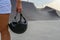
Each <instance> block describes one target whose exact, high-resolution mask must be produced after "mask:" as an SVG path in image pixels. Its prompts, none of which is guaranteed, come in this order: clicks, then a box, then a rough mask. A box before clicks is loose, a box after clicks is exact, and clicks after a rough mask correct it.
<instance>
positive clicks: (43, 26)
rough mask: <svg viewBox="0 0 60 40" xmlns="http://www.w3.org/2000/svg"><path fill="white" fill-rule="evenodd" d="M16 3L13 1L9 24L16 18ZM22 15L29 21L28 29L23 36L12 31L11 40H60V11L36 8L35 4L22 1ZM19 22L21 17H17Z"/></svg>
mask: <svg viewBox="0 0 60 40" xmlns="http://www.w3.org/2000/svg"><path fill="white" fill-rule="evenodd" d="M14 4H15V1H14V3H13V0H12V6H13V7H12V13H11V14H10V19H9V23H10V22H12V20H14V19H13V17H14V16H15V14H16V12H15V11H14V10H15V5H14ZM22 7H23V11H22V14H23V16H24V17H25V18H26V20H27V21H28V29H27V30H26V32H25V33H23V34H15V33H13V32H12V31H11V30H10V29H9V31H10V34H11V40H60V38H59V37H60V16H59V15H58V13H60V11H58V10H55V9H53V8H51V7H48V6H46V7H44V8H42V9H38V8H36V6H35V5H34V3H32V2H27V1H22ZM17 20H19V15H18V17H17Z"/></svg>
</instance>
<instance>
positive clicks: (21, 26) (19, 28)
mask: <svg viewBox="0 0 60 40" xmlns="http://www.w3.org/2000/svg"><path fill="white" fill-rule="evenodd" d="M17 14H18V13H17ZM22 18H23V20H24V21H22ZM15 20H16V16H15ZM8 25H9V27H10V29H11V30H12V31H13V32H14V33H17V34H22V33H24V32H25V31H26V30H27V20H26V19H25V17H23V15H22V13H20V20H19V21H18V22H11V23H10V24H8Z"/></svg>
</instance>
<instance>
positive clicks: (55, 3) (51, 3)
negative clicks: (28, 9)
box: [22, 0, 60, 11]
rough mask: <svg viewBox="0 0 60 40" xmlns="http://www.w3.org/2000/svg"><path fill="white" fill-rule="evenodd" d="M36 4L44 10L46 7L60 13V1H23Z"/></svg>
mask: <svg viewBox="0 0 60 40" xmlns="http://www.w3.org/2000/svg"><path fill="white" fill-rule="evenodd" d="M22 1H28V2H32V3H34V5H35V6H36V7H37V8H43V7H45V6H46V5H47V6H49V7H52V8H54V9H56V10H59V11H60V5H59V4H60V0H22Z"/></svg>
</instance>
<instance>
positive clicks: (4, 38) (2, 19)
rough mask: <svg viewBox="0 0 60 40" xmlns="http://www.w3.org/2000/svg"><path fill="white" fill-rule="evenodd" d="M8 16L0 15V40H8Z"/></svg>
mask: <svg viewBox="0 0 60 40" xmlns="http://www.w3.org/2000/svg"><path fill="white" fill-rule="evenodd" d="M8 20H9V14H0V32H1V40H10V34H9V31H8Z"/></svg>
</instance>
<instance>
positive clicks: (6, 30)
mask: <svg viewBox="0 0 60 40" xmlns="http://www.w3.org/2000/svg"><path fill="white" fill-rule="evenodd" d="M0 32H1V33H2V32H8V28H7V27H1V30H0Z"/></svg>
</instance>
